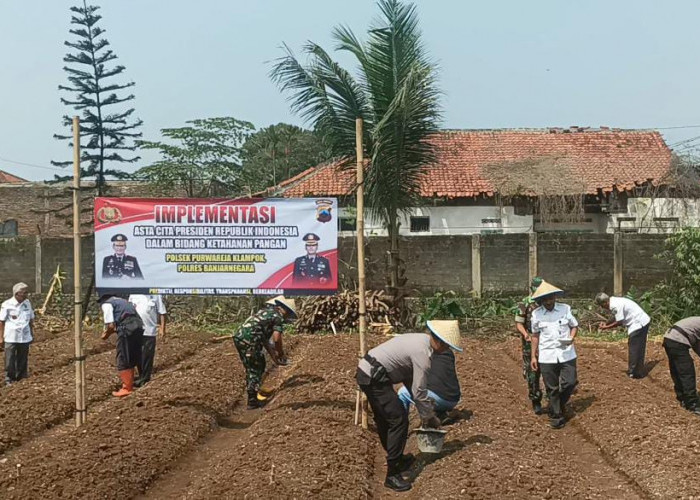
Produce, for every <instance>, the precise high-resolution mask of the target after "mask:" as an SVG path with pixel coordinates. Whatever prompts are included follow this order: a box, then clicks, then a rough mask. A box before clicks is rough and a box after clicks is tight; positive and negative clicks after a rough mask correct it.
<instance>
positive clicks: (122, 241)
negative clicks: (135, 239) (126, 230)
mask: <svg viewBox="0 0 700 500" xmlns="http://www.w3.org/2000/svg"><path fill="white" fill-rule="evenodd" d="M126 242H127V237H126V235H124V234H115V235H114V236H112V249H114V255H108V256H107V257H105V258H104V260H103V261H102V278H103V279H110V278H134V279H139V280H142V279H143V273H141V268H140V267H139V262H138V260H136V257H132V256H131V255H126Z"/></svg>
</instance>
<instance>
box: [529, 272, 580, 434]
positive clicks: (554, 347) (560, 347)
mask: <svg viewBox="0 0 700 500" xmlns="http://www.w3.org/2000/svg"><path fill="white" fill-rule="evenodd" d="M561 293H564V292H563V291H562V290H560V289H559V288H557V287H555V286H552V285H550V284H549V283H547V282H546V281H543V282H542V284H541V285H540V286H539V287H537V290H535V292H534V293H533V294H532V299H533V300H535V301H537V303H539V304H541V305H540V307H538V308H537V309H535V310H534V311H532V323H531V329H532V361H531V365H532V369H533V370H537V369H538V368H539V369H540V372H541V373H542V379H543V380H544V385H545V387H546V389H547V394H549V409H550V415H549V416H550V425H551V426H552V428H554V429H561V428H562V427H564V425H565V424H566V419H565V418H564V407H565V406H566V403H567V402H568V401H569V398H570V397H571V394H572V393H573V391H574V389H575V388H576V384H577V380H578V378H577V375H576V349H575V348H574V339H575V338H576V334H577V333H578V321H576V318H574V315H573V314H572V313H571V307H569V306H568V305H567V304H560V303H557V300H556V298H557V295H559V294H561Z"/></svg>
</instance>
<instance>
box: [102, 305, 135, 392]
mask: <svg viewBox="0 0 700 500" xmlns="http://www.w3.org/2000/svg"><path fill="white" fill-rule="evenodd" d="M97 303H98V304H100V307H101V308H102V315H103V316H104V324H105V329H104V332H103V333H102V340H107V339H108V338H109V337H110V335H112V334H113V333H115V332H116V334H117V370H118V371H119V378H120V379H121V381H122V387H121V389H119V390H118V391H115V392H113V393H112V396H114V397H117V398H121V397H124V396H128V395H129V394H131V393H132V392H133V391H134V369H135V368H136V367H137V366H138V365H139V364H140V363H141V343H142V341H143V321H142V320H141V317H140V316H139V314H138V312H136V308H135V307H134V305H133V304H132V303H130V302H128V301H127V300H126V299H123V298H121V297H116V296H114V295H102V296H101V297H100V298H99V299H98V301H97Z"/></svg>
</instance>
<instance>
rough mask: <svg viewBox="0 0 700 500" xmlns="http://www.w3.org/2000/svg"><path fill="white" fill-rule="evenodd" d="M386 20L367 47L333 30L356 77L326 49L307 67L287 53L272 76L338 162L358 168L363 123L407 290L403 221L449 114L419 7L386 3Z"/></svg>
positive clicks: (393, 254) (368, 184)
mask: <svg viewBox="0 0 700 500" xmlns="http://www.w3.org/2000/svg"><path fill="white" fill-rule="evenodd" d="M378 5H379V8H380V10H381V17H380V19H379V20H378V21H376V22H375V25H374V26H371V27H370V29H369V30H368V32H367V41H366V42H364V43H362V42H360V41H359V39H358V38H357V37H356V36H355V35H354V33H353V32H352V31H351V30H350V29H349V28H347V27H344V26H340V27H337V28H335V29H334V30H333V38H334V40H335V41H336V43H337V44H336V50H339V51H344V52H349V53H350V54H352V55H353V56H354V57H355V59H356V60H357V62H358V63H359V69H358V75H357V77H353V76H352V75H351V74H350V72H348V71H347V70H345V69H343V68H342V67H341V66H340V65H339V64H338V63H337V62H335V61H334V60H333V59H332V58H331V56H330V55H329V54H328V52H326V51H325V50H324V49H323V48H321V47H320V46H319V45H317V44H315V43H313V42H308V43H307V44H306V45H305V46H304V47H303V52H304V54H305V55H306V56H307V57H308V58H309V62H308V64H305V65H304V64H302V63H301V62H300V61H299V60H298V59H297V58H296V57H295V55H294V54H293V53H292V51H291V50H290V49H289V48H288V47H287V46H286V45H285V51H286V55H285V56H284V57H282V58H280V59H279V60H278V61H277V62H276V64H275V66H274V67H273V69H272V71H271V77H272V79H273V81H275V82H276V83H277V84H278V86H279V87H280V89H281V90H282V91H283V92H288V93H290V94H291V95H290V101H291V107H292V110H293V111H295V112H297V113H299V114H300V116H301V117H302V118H303V119H305V120H307V121H309V122H311V123H312V124H313V126H314V128H315V129H317V130H319V131H320V132H321V133H323V134H324V136H325V138H326V140H327V141H328V143H329V145H330V147H331V148H332V151H333V153H334V154H335V155H337V156H339V157H342V158H345V159H346V160H348V161H347V162H346V163H347V164H351V161H350V160H352V157H353V156H354V151H355V119H356V118H362V119H363V120H364V130H365V137H364V142H365V148H366V151H367V153H368V156H369V158H370V159H371V166H370V168H369V169H368V171H367V174H366V177H365V193H366V203H367V207H368V209H369V211H370V214H371V215H372V216H373V217H376V218H378V219H380V220H381V221H382V222H383V223H384V225H385V226H386V228H387V230H388V233H389V237H390V241H391V251H390V261H389V285H390V287H391V288H392V290H393V291H396V289H397V287H398V286H399V246H398V243H399V240H398V233H399V215H400V214H401V213H402V212H407V211H408V210H409V209H410V208H411V207H413V206H416V205H417V204H418V203H419V199H420V190H419V181H420V177H421V176H422V175H423V173H424V171H425V169H426V167H427V166H429V165H430V164H431V163H433V161H434V152H433V147H432V145H431V144H430V143H429V142H427V141H426V138H428V137H429V136H430V135H431V134H433V133H435V132H437V130H438V123H439V120H440V116H441V112H440V106H439V96H440V92H439V90H438V88H437V85H436V67H435V65H434V64H433V63H432V62H431V61H430V59H429V58H428V56H427V54H426V52H425V49H424V47H423V44H422V41H421V33H420V30H419V28H418V16H417V13H416V9H415V6H414V5H413V4H405V3H403V2H401V1H399V0H379V2H378Z"/></svg>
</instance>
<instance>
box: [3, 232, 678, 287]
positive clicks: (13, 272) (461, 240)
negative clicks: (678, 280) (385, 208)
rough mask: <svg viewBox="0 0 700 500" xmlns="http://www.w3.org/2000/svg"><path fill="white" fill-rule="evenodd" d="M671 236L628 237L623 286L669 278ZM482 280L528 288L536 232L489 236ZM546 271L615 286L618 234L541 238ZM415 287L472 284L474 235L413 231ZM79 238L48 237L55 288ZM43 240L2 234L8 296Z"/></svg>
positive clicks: (379, 272) (379, 282) (347, 254)
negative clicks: (665, 257) (665, 256)
mask: <svg viewBox="0 0 700 500" xmlns="http://www.w3.org/2000/svg"><path fill="white" fill-rule="evenodd" d="M663 239H664V238H663V235H644V234H640V235H637V234H635V235H631V234H623V235H622V245H623V288H624V290H625V291H626V290H628V289H629V288H630V287H632V286H634V287H635V288H637V289H642V290H645V289H649V288H651V287H652V286H653V285H654V284H656V283H657V282H659V281H660V280H662V279H663V278H664V277H665V276H666V272H667V266H666V265H665V264H664V263H663V262H662V261H659V260H658V259H654V258H653V255H654V254H656V253H658V252H659V251H660V250H661V248H662V245H663ZM480 241H481V248H480V252H481V281H482V290H483V291H484V292H487V293H488V292H500V293H506V294H510V293H516V294H519V293H522V291H523V290H525V289H526V287H527V282H528V274H529V270H528V252H529V246H528V235H527V234H510V235H507V234H506V235H481V237H480ZM537 242H538V244H537V261H538V274H540V275H541V276H543V277H544V278H545V279H547V280H549V281H551V282H552V283H554V284H555V285H557V286H560V287H562V288H564V289H565V290H567V291H568V292H569V294H570V295H572V296H590V295H591V294H594V293H596V292H598V291H601V290H604V291H608V292H612V291H613V269H614V262H613V244H614V237H613V235H612V234H610V235H607V234H576V233H541V234H538V238H537ZM399 248H400V255H401V259H402V260H403V264H402V265H403V266H404V267H405V270H406V272H405V277H406V278H407V280H408V281H407V285H406V286H407V288H408V289H409V290H413V291H414V292H415V293H430V292H433V291H437V290H455V291H458V292H461V293H468V292H469V291H470V290H471V288H472V269H471V264H472V237H471V236H417V237H416V236H413V237H403V238H401V239H400V243H399ZM388 250H389V242H388V239H387V238H385V237H372V238H368V240H367V246H366V252H365V255H366V276H367V288H368V289H377V288H382V287H384V286H385V279H386V260H387V252H388ZM82 260H83V262H82V269H83V270H84V271H83V287H85V286H87V285H88V283H89V280H90V278H91V273H92V263H93V239H92V237H86V238H84V239H83V248H82ZM72 261H73V241H72V239H68V238H66V239H60V238H42V239H41V277H42V283H43V289H44V291H46V290H47V289H48V286H49V283H50V281H51V276H52V275H53V273H54V272H55V271H56V266H57V265H58V264H59V263H60V264H61V269H62V271H64V272H65V273H66V276H67V279H66V280H65V281H64V291H65V292H67V293H70V292H72V290H73V278H72V273H73V265H72ZM356 262H357V252H356V248H355V240H354V238H345V237H342V238H340V240H339V274H340V284H341V288H354V287H355V286H356V284H357V267H356V266H357V264H356ZM36 269H37V268H36V238H35V237H20V238H16V239H4V240H3V239H0V292H1V293H2V294H3V295H5V294H7V292H8V291H10V290H11V288H12V285H13V284H14V283H15V282H17V281H25V282H26V283H28V284H29V285H30V286H31V287H32V289H34V283H35V273H36Z"/></svg>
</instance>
